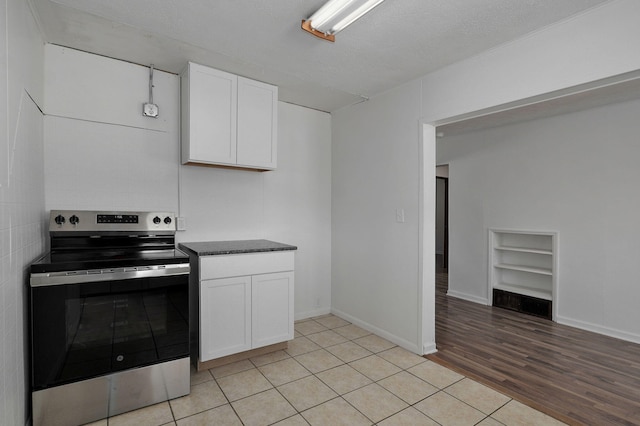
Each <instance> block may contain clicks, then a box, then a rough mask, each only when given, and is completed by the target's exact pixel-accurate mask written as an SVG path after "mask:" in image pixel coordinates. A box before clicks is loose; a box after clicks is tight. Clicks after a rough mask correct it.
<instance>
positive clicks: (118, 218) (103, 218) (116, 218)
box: [98, 214, 138, 223]
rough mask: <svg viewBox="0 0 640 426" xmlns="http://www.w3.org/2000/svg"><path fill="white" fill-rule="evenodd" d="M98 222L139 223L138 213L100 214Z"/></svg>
mask: <svg viewBox="0 0 640 426" xmlns="http://www.w3.org/2000/svg"><path fill="white" fill-rule="evenodd" d="M98 223H138V215H137V214H99V215H98Z"/></svg>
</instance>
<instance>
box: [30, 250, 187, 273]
mask: <svg viewBox="0 0 640 426" xmlns="http://www.w3.org/2000/svg"><path fill="white" fill-rule="evenodd" d="M179 263H189V256H188V255H187V254H186V253H184V252H182V251H180V250H178V249H175V248H174V249H164V250H121V249H105V250H100V251H99V252H97V251H93V250H84V251H64V252H52V253H47V254H46V255H45V256H43V257H41V258H40V259H38V260H37V261H36V262H34V263H32V264H31V271H30V272H31V273H46V272H62V271H80V270H91V269H109V268H122V267H133V266H135V267H138V266H153V265H175V264H179Z"/></svg>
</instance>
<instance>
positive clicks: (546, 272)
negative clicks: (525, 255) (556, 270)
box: [494, 263, 553, 276]
mask: <svg viewBox="0 0 640 426" xmlns="http://www.w3.org/2000/svg"><path fill="white" fill-rule="evenodd" d="M494 266H495V267H496V268H500V269H508V270H511V271H521V272H530V273H532V274H540V275H550V276H551V275H553V271H552V270H551V269H545V268H535V267H531V266H522V265H508V264H505V263H498V264H496V265H494Z"/></svg>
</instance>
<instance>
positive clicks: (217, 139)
mask: <svg viewBox="0 0 640 426" xmlns="http://www.w3.org/2000/svg"><path fill="white" fill-rule="evenodd" d="M182 78H183V79H184V78H187V79H188V80H186V83H185V81H183V84H182V90H183V93H182V97H183V106H182V107H183V122H182V126H183V132H182V137H183V141H182V143H183V147H185V146H184V144H187V145H186V148H188V149H183V158H182V162H183V163H188V162H196V163H216V164H219V163H222V164H230V165H233V164H235V163H236V139H237V133H236V132H237V87H238V77H237V76H235V75H233V74H229V73H226V72H223V71H218V70H215V69H212V68H208V67H204V66H202V65H198V64H194V63H189V68H188V70H187V73H186V74H183V77H182ZM185 92H186V93H185ZM185 157H186V158H185Z"/></svg>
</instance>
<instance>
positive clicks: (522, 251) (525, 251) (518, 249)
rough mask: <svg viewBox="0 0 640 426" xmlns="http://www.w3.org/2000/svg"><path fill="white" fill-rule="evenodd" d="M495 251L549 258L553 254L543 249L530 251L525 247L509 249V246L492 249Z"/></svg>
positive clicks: (530, 249)
mask: <svg viewBox="0 0 640 426" xmlns="http://www.w3.org/2000/svg"><path fill="white" fill-rule="evenodd" d="M494 248H495V249H496V250H502V251H517V252H520V253H533V254H544V255H549V256H551V255H552V254H553V252H552V251H551V250H543V249H532V248H527V247H509V246H497V247H494Z"/></svg>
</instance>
